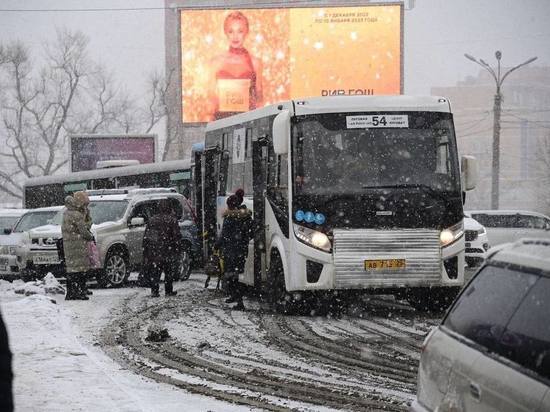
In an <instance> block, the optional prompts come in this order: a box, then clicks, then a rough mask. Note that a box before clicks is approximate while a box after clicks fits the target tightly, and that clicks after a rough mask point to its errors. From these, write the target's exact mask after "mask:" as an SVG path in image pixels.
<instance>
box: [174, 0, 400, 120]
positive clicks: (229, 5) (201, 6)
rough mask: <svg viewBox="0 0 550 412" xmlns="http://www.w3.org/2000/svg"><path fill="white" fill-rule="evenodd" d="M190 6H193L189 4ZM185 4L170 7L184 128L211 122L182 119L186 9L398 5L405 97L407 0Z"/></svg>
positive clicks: (180, 112) (180, 116) (178, 92)
mask: <svg viewBox="0 0 550 412" xmlns="http://www.w3.org/2000/svg"><path fill="white" fill-rule="evenodd" d="M188 3H191V4H188ZM188 3H187V2H186V4H185V5H174V6H173V7H171V9H172V10H173V11H174V12H176V13H177V36H178V37H177V39H178V47H177V52H178V56H177V59H178V60H177V61H178V82H177V84H178V90H177V95H178V107H179V111H178V113H179V120H178V123H179V124H180V125H182V126H183V127H200V126H205V125H206V124H207V123H208V122H184V121H183V118H182V113H183V107H182V95H181V91H182V90H181V89H182V65H181V58H182V55H183V53H182V52H183V50H182V43H183V42H182V33H181V11H184V10H268V9H297V8H304V9H306V8H310V9H314V8H322V7H375V6H399V18H400V25H399V30H400V33H399V42H400V44H399V49H400V50H399V59H400V64H399V66H400V67H399V72H400V74H399V94H403V91H404V86H405V79H404V74H405V71H404V67H405V66H404V57H405V53H404V48H405V46H404V41H405V22H404V18H405V1H404V0H395V1H387V2H383V1H377V2H370V1H368V0H359V1H354V0H341V1H336V0H332V1H330V0H325V1H323V0H321V1H319V2H315V3H313V4H312V3H311V1H300V0H298V1H293V2H291V3H289V2H286V1H285V2H280V3H278V2H270V3H268V4H259V5H258V3H254V2H251V3H247V2H245V1H240V2H238V1H236V2H234V3H233V2H225V1H222V2H220V4H210V5H209V4H200V3H199V2H196V3H195V2H193V1H190V2H188Z"/></svg>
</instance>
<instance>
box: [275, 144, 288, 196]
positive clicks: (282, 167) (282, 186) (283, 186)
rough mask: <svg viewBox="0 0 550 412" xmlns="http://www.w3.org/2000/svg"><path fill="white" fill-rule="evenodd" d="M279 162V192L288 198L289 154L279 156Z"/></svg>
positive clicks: (279, 194)
mask: <svg viewBox="0 0 550 412" xmlns="http://www.w3.org/2000/svg"><path fill="white" fill-rule="evenodd" d="M278 157H279V159H278V162H277V175H278V176H277V194H278V196H280V197H281V198H283V199H284V200H288V155H286V154H284V155H280V156H278Z"/></svg>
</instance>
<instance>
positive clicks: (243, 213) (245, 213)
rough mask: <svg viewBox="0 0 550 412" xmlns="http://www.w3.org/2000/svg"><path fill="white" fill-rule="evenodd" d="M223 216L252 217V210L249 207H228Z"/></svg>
mask: <svg viewBox="0 0 550 412" xmlns="http://www.w3.org/2000/svg"><path fill="white" fill-rule="evenodd" d="M223 217H224V218H226V217H230V218H235V219H247V218H250V217H252V212H251V211H250V210H249V209H246V208H242V209H233V210H230V209H226V210H225V211H224V212H223Z"/></svg>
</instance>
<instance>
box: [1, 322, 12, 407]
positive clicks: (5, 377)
mask: <svg viewBox="0 0 550 412" xmlns="http://www.w3.org/2000/svg"><path fill="white" fill-rule="evenodd" d="M11 360H12V356H11V351H10V345H9V339H8V331H7V330H6V325H5V324H4V320H3V319H2V315H1V314H0V411H5V412H11V411H13V390H12V385H13V372H12V367H11Z"/></svg>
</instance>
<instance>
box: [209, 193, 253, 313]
mask: <svg viewBox="0 0 550 412" xmlns="http://www.w3.org/2000/svg"><path fill="white" fill-rule="evenodd" d="M226 203H227V210H226V211H225V212H224V213H223V218H224V220H223V226H222V231H221V233H220V236H219V238H218V240H217V241H216V248H217V249H218V250H220V251H221V253H222V256H223V262H224V275H223V276H224V280H225V282H226V284H227V291H228V293H229V298H228V299H227V300H226V303H233V302H236V303H237V305H236V306H234V307H233V309H237V310H243V309H244V304H243V296H242V295H243V291H242V288H241V287H240V286H239V274H240V273H243V272H244V265H245V262H246V257H247V255H248V242H249V241H250V239H251V237H252V213H251V212H250V210H248V209H247V208H240V207H239V206H240V205H241V203H242V198H239V197H238V196H236V195H231V196H229V197H228V198H227V202H226Z"/></svg>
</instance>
